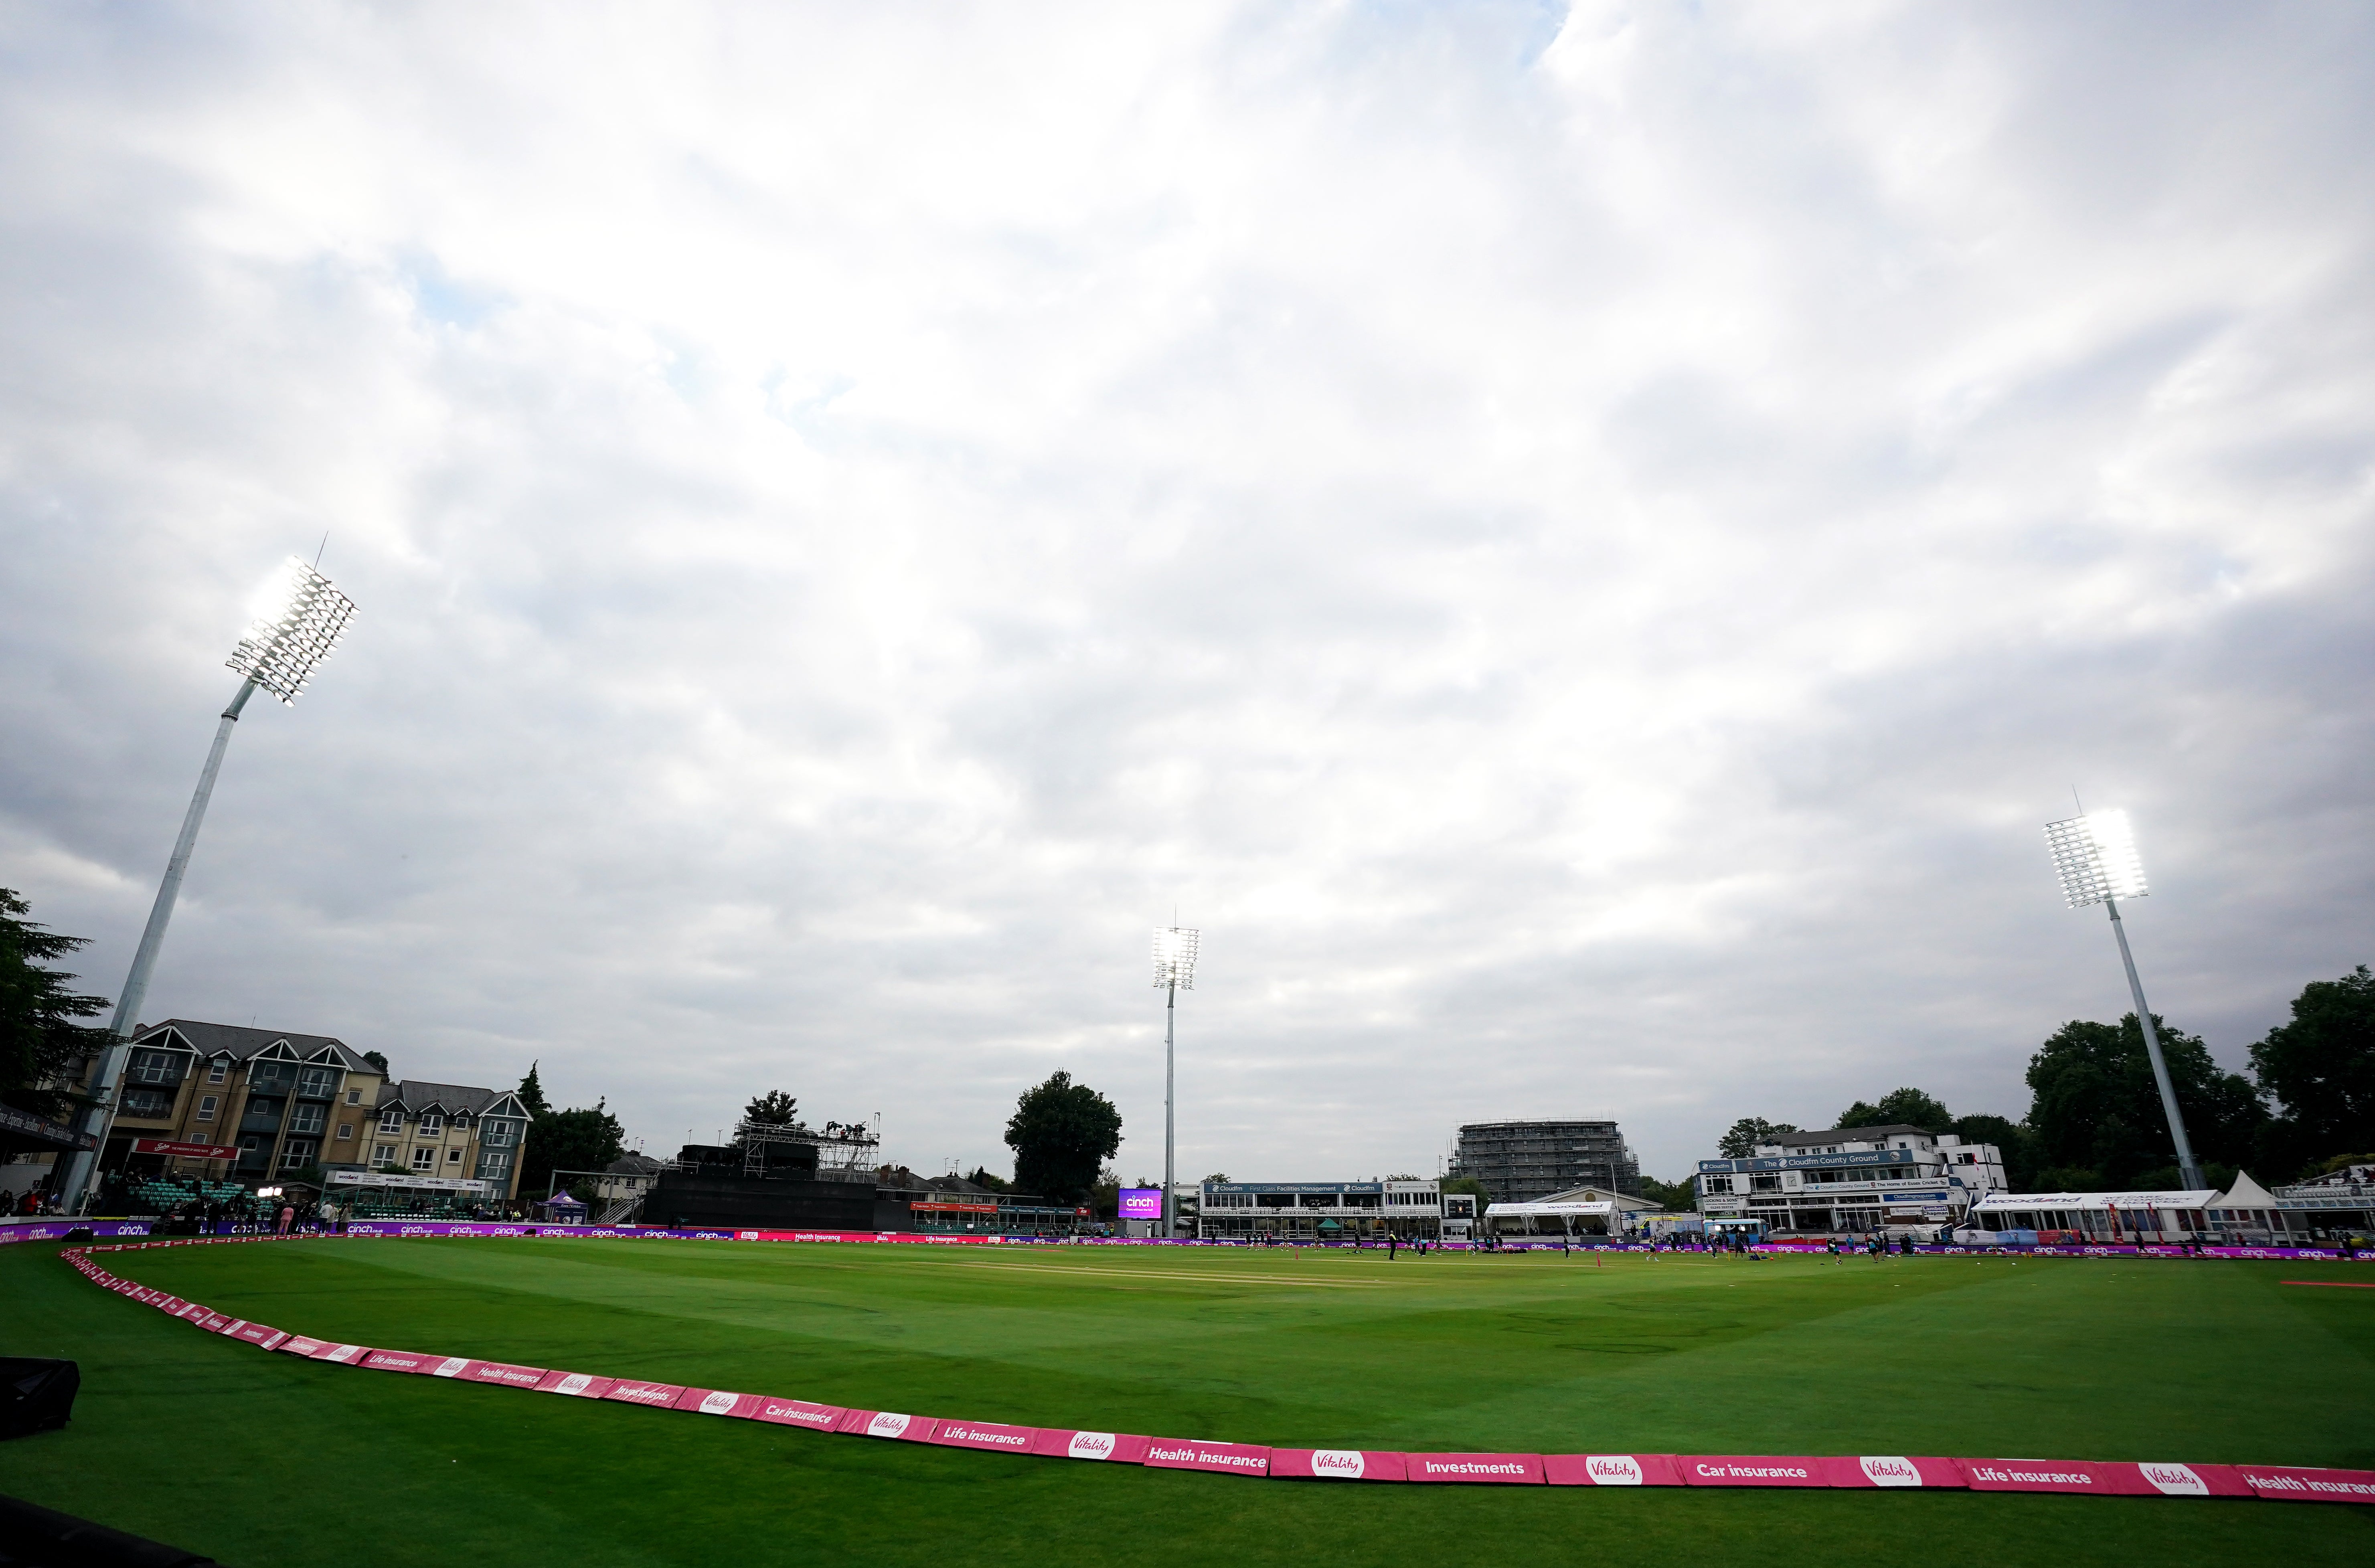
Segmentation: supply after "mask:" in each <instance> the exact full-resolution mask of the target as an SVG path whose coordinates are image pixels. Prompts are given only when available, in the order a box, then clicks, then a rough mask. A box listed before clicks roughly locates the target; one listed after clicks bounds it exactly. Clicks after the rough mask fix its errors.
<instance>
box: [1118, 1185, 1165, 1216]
mask: <svg viewBox="0 0 2375 1568" xmlns="http://www.w3.org/2000/svg"><path fill="white" fill-rule="evenodd" d="M1121 1217H1122V1218H1123V1219H1125V1220H1160V1219H1162V1218H1163V1189H1162V1188H1161V1187H1124V1188H1122V1189H1121Z"/></svg>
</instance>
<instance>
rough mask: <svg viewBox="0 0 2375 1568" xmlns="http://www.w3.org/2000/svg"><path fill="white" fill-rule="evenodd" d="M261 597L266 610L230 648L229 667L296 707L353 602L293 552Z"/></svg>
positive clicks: (335, 640) (350, 612) (342, 627)
mask: <svg viewBox="0 0 2375 1568" xmlns="http://www.w3.org/2000/svg"><path fill="white" fill-rule="evenodd" d="M262 597H263V604H264V611H263V613H262V614H261V615H259V616H257V617H256V619H255V623H254V625H253V626H250V627H249V628H248V629H247V635H246V636H244V637H242V638H241V639H240V640H239V646H238V647H236V648H234V649H232V650H231V655H230V661H229V663H230V667H231V668H232V669H235V670H237V671H239V673H240V674H242V675H243V676H245V677H247V678H248V679H250V680H253V681H254V682H255V684H257V685H258V686H261V687H263V688H264V689H265V690H266V691H269V692H271V693H272V694H273V695H274V696H275V697H278V698H279V699H280V701H281V702H282V703H283V704H285V705H288V706H292V707H293V706H295V704H296V701H297V693H299V692H300V691H302V690H305V682H306V680H307V679H308V678H310V677H311V676H312V675H313V666H315V665H318V664H320V663H321V662H322V661H323V660H324V659H326V658H328V657H329V656H330V650H331V649H333V648H335V647H337V645H338V634H339V633H340V632H342V631H345V630H346V629H347V619H348V618H349V616H351V615H353V614H354V613H355V602H354V600H352V599H350V598H349V597H347V596H346V595H344V594H341V593H340V592H338V590H337V588H335V587H333V586H331V584H330V580H329V579H328V578H326V577H325V576H323V575H322V574H321V573H320V572H316V571H314V570H313V568H312V567H310V566H308V565H306V564H305V563H304V562H303V561H301V560H298V559H297V558H296V557H295V556H290V557H289V560H288V561H287V562H286V563H285V564H284V565H283V566H282V567H281V568H280V570H279V572H277V573H275V574H274V577H273V579H272V582H271V583H270V584H268V585H267V587H266V592H265V594H264V595H263V596H262Z"/></svg>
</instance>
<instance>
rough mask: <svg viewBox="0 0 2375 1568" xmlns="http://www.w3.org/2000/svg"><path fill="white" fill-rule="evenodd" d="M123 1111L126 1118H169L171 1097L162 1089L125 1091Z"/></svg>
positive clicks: (171, 1109) (169, 1093) (171, 1103)
mask: <svg viewBox="0 0 2375 1568" xmlns="http://www.w3.org/2000/svg"><path fill="white" fill-rule="evenodd" d="M123 1109H124V1114H125V1115H127V1116H152V1117H153V1116H170V1115H171V1114H173V1096H172V1095H171V1092H169V1091H165V1090H162V1089H126V1090H125V1091H124V1107H123Z"/></svg>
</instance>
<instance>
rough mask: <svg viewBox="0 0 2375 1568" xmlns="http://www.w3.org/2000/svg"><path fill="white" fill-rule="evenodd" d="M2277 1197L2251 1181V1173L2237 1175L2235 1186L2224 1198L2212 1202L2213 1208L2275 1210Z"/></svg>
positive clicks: (2242, 1172)
mask: <svg viewBox="0 0 2375 1568" xmlns="http://www.w3.org/2000/svg"><path fill="white" fill-rule="evenodd" d="M2275 1206H2276V1195H2275V1193H2272V1192H2270V1191H2269V1190H2268V1189H2267V1188H2265V1187H2263V1186H2262V1185H2260V1184H2259V1183H2257V1182H2255V1181H2253V1180H2252V1179H2251V1172H2249V1171H2238V1172H2236V1173H2235V1185H2234V1186H2232V1187H2231V1188H2229V1189H2228V1190H2227V1192H2226V1193H2225V1194H2224V1195H2223V1196H2221V1197H2214V1198H2212V1199H2211V1200H2210V1205H2209V1207H2211V1208H2275Z"/></svg>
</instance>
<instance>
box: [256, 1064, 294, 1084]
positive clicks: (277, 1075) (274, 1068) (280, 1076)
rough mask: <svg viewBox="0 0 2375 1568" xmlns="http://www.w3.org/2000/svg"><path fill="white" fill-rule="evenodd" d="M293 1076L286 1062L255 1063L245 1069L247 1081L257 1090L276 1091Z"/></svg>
mask: <svg viewBox="0 0 2375 1568" xmlns="http://www.w3.org/2000/svg"><path fill="white" fill-rule="evenodd" d="M293 1076H295V1075H293V1074H292V1073H290V1072H289V1064H288V1063H286V1062H257V1063H255V1064H254V1066H252V1067H249V1068H248V1069H247V1081H248V1082H249V1084H251V1085H252V1086H254V1088H257V1089H278V1088H280V1087H281V1086H282V1085H283V1084H286V1083H287V1082H288V1081H289V1079H290V1078H292V1077H293Z"/></svg>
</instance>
